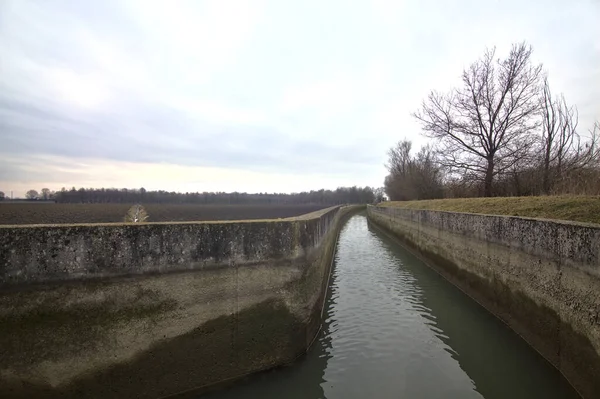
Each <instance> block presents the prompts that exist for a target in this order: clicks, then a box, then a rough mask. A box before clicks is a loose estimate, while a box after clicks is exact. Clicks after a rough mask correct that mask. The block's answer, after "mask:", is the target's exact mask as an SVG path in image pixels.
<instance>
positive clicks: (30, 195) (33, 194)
mask: <svg viewBox="0 0 600 399" xmlns="http://www.w3.org/2000/svg"><path fill="white" fill-rule="evenodd" d="M38 197H39V194H38V192H37V191H36V190H29V191H27V193H25V198H27V199H29V200H33V199H37V198H38Z"/></svg>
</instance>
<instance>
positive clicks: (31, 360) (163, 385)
mask: <svg viewBox="0 0 600 399" xmlns="http://www.w3.org/2000/svg"><path fill="white" fill-rule="evenodd" d="M353 210H356V208H355V207H345V208H339V207H334V208H329V209H326V210H323V211H321V212H318V213H312V214H311V215H310V217H305V218H295V219H286V220H282V221H248V222H226V223H214V222H212V223H175V224H167V223H148V224H141V225H124V224H113V225H110V224H106V225H70V226H65V225H61V226H35V227H0V359H1V360H0V397H2V398H30V397H36V398H37V397H41V398H45V397H57V398H58V397H60V398H63V397H77V398H108V397H110V398H132V397H137V398H160V397H165V396H169V395H173V394H177V393H184V392H187V391H190V390H196V389H198V388H201V387H203V386H207V385H211V384H215V383H218V382H221V381H223V380H227V379H234V378H237V377H240V376H242V375H245V374H248V373H251V372H255V371H258V370H262V369H267V368H270V367H273V366H277V365H281V364H284V363H287V362H290V361H292V360H294V359H295V358H296V357H297V356H299V355H301V354H303V353H304V352H305V351H306V349H307V347H308V345H309V344H310V342H312V339H313V337H314V336H315V334H316V332H317V331H318V328H319V326H320V322H321V313H320V311H321V306H322V303H323V300H324V291H325V288H326V286H325V282H326V280H327V276H328V273H329V267H330V264H331V259H332V256H333V251H334V247H335V240H336V236H337V233H338V231H339V229H340V228H341V224H342V222H343V220H344V218H345V217H347V215H348V214H349V212H351V211H353Z"/></svg>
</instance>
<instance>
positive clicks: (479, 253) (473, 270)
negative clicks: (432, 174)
mask: <svg viewBox="0 0 600 399" xmlns="http://www.w3.org/2000/svg"><path fill="white" fill-rule="evenodd" d="M368 217H369V220H370V221H371V222H373V223H375V224H376V225H378V226H380V227H382V228H383V229H385V230H387V231H388V232H390V233H392V235H394V236H395V237H397V238H399V239H400V241H402V242H403V243H404V244H405V245H406V246H407V247H409V248H411V249H412V250H413V251H415V252H416V253H418V254H419V255H420V256H421V257H423V258H424V259H426V260H427V261H428V263H429V264H430V265H431V266H432V267H434V268H435V269H436V270H438V271H439V272H440V273H441V274H442V275H444V276H445V277H446V278H447V279H448V280H449V281H451V282H453V283H454V284H455V285H457V286H458V287H459V288H461V289H462V290H463V291H465V292H466V293H467V294H469V295H471V296H472V297H473V298H474V299H475V300H477V301H478V302H479V303H480V304H482V305H483V306H485V307H486V308H487V309H488V310H490V311H491V312H492V313H494V314H496V315H497V316H498V317H500V318H501V319H502V320H504V321H505V322H506V323H507V324H508V325H509V326H510V327H511V328H512V329H513V330H515V331H516V332H517V333H518V334H520V335H521V336H522V337H523V338H524V339H526V340H527V341H528V342H529V343H530V344H531V345H532V346H533V347H534V348H535V349H537V350H538V351H539V352H540V353H541V354H542V355H544V357H546V358H547V359H548V360H549V361H550V362H551V363H553V364H554V365H555V366H556V367H557V368H558V369H559V370H560V371H561V372H562V373H563V374H564V375H565V376H566V377H567V378H568V379H569V380H570V381H571V383H572V384H573V385H574V386H575V388H576V389H578V390H579V391H580V393H582V395H583V396H584V397H586V398H596V397H600V379H598V376H600V226H597V225H590V224H583V223H571V222H560V221H549V220H539V219H524V218H518V217H510V216H491V215H489V216H488V215H477V214H467V213H452V212H441V211H427V210H411V209H402V208H393V207H389V208H387V207H373V206H369V207H368Z"/></svg>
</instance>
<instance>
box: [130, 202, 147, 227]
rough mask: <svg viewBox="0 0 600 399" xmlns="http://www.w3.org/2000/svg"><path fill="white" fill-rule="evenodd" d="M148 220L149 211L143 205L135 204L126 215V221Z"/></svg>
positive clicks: (139, 221) (138, 221)
mask: <svg viewBox="0 0 600 399" xmlns="http://www.w3.org/2000/svg"><path fill="white" fill-rule="evenodd" d="M146 220H148V213H147V212H146V210H145V209H144V207H143V206H141V205H139V204H138V205H134V206H132V207H131V208H129V210H128V211H127V214H126V215H125V222H126V223H141V222H145V221H146Z"/></svg>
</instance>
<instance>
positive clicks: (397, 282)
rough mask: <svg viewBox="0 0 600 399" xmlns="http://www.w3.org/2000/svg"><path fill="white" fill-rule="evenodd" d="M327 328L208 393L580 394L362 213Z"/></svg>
mask: <svg viewBox="0 0 600 399" xmlns="http://www.w3.org/2000/svg"><path fill="white" fill-rule="evenodd" d="M324 316H325V321H324V325H323V329H322V331H321V333H320V335H319V337H318V339H317V341H316V342H315V344H314V345H313V347H312V348H311V350H310V351H309V353H308V354H307V355H306V356H305V357H303V358H302V359H301V360H299V361H298V362H296V363H294V364H293V365H292V366H289V367H285V368H282V369H277V370H274V371H271V372H266V373H261V374H258V375H255V376H253V377H250V378H249V379H247V380H245V381H242V382H240V383H239V384H237V385H234V386H233V387H231V388H228V389H225V390H221V391H218V392H214V393H211V394H208V395H203V396H202V399H204V398H215V399H216V398H220V399H223V398H248V399H268V398H286V399H294V398H303V399H304V398H307V399H313V398H329V399H333V398H336V399H337V398H343V399H347V398H407V399H412V398H423V399H427V398H444V399H446V398H447V399H452V398H457V399H458V398H460V399H467V398H502V399H505V398H512V399H517V398H523V399H534V398H543V399H553V398H556V399H558V398H561V399H568V398H578V397H579V396H578V395H577V394H576V392H575V391H574V390H573V389H572V388H571V387H570V385H569V384H568V383H567V381H566V380H565V379H564V378H563V377H562V376H561V374H560V373H559V372H558V371H557V370H556V369H555V368H553V367H552V366H550V364H549V363H547V362H546V361H545V360H544V359H543V358H542V357H541V356H540V355H539V354H538V353H537V352H535V351H534V350H533V349H531V348H530V347H529V346H528V345H527V344H526V343H525V342H524V341H523V340H522V339H521V338H520V337H519V336H517V335H516V334H515V333H513V332H512V331H511V330H510V329H509V328H508V327H506V326H505V325H504V324H503V323H502V322H501V321H499V320H498V319H496V318H495V317H494V316H492V315H491V314H490V313H488V312H487V311H486V310H485V309H483V308H482V307H481V306H479V305H478V304H477V303H475V302H474V301H473V300H472V299H470V298H469V297H468V296H466V295H465V294H464V293H462V292H461V291H460V290H459V289H457V288H456V287H454V286H453V285H451V284H450V283H448V282H447V281H446V280H444V279H443V278H442V277H441V276H439V275H438V274H437V273H436V272H435V271H433V270H431V269H430V268H429V267H427V266H426V265H425V264H423V262H421V261H420V260H419V259H417V258H415V257H414V256H413V255H411V254H410V253H409V252H407V251H406V250H405V249H404V248H402V247H401V246H399V245H398V244H396V243H395V242H394V241H393V240H391V239H389V238H388V237H387V236H385V235H384V234H382V233H381V232H380V231H379V230H378V229H377V228H375V227H373V226H371V225H369V224H368V223H367V219H366V216H365V215H362V214H361V215H356V216H354V217H352V218H351V219H350V220H349V221H348V223H347V224H346V225H345V226H344V228H343V230H342V232H341V235H340V239H339V243H338V250H337V254H336V258H335V265H334V269H333V274H332V278H331V280H330V286H329V293H328V297H327V304H326V307H325V315H324Z"/></svg>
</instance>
